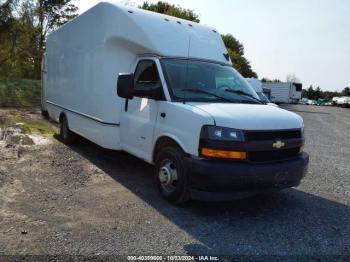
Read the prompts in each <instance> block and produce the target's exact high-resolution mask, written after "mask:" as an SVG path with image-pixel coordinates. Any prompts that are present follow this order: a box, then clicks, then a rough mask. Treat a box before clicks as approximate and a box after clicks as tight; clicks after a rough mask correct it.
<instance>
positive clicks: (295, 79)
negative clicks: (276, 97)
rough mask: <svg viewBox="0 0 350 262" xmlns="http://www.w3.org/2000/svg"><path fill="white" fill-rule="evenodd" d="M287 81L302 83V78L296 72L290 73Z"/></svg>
mask: <svg viewBox="0 0 350 262" xmlns="http://www.w3.org/2000/svg"><path fill="white" fill-rule="evenodd" d="M286 82H290V83H300V79H299V78H298V77H297V76H296V75H295V74H288V75H287V76H286Z"/></svg>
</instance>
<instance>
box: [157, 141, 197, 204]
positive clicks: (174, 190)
mask: <svg viewBox="0 0 350 262" xmlns="http://www.w3.org/2000/svg"><path fill="white" fill-rule="evenodd" d="M154 170H155V172H154V178H155V182H156V185H157V188H158V190H159V192H160V194H161V195H162V196H163V197H164V198H165V199H166V200H167V201H169V202H170V203H173V204H182V203H185V202H187V201H189V200H190V196H191V194H190V190H189V179H188V174H187V170H186V167H185V162H184V153H183V152H182V150H181V149H179V148H176V147H164V148H162V149H161V150H160V151H159V153H158V154H157V156H156V160H155V169H154Z"/></svg>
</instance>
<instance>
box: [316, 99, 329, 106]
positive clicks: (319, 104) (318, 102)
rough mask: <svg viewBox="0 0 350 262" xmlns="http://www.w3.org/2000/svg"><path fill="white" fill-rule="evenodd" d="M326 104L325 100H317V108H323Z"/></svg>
mask: <svg viewBox="0 0 350 262" xmlns="http://www.w3.org/2000/svg"><path fill="white" fill-rule="evenodd" d="M326 102H327V100H326V99H322V98H319V99H317V105H318V106H324V105H325V104H326Z"/></svg>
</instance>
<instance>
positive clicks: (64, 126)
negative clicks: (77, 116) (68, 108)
mask: <svg viewBox="0 0 350 262" xmlns="http://www.w3.org/2000/svg"><path fill="white" fill-rule="evenodd" d="M60 137H61V139H62V141H63V142H64V143H65V144H67V145H69V144H73V143H74V142H75V141H76V134H74V133H73V132H72V131H70V129H69V125H68V120H67V117H66V116H63V117H62V119H61V126H60Z"/></svg>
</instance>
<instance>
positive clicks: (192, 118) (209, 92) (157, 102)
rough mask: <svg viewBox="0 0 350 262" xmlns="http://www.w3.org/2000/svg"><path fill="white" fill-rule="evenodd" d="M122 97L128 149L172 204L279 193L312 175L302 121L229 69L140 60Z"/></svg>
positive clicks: (121, 85) (122, 85) (123, 81)
mask: <svg viewBox="0 0 350 262" xmlns="http://www.w3.org/2000/svg"><path fill="white" fill-rule="evenodd" d="M117 92H118V95H119V96H120V97H122V98H124V99H125V103H124V107H123V112H122V116H121V123H120V127H121V141H122V148H123V150H125V151H127V152H129V153H131V154H134V155H136V156H139V157H140V158H142V159H144V160H145V161H147V162H149V163H152V164H154V165H155V181H156V183H157V186H158V189H159V191H160V192H161V194H162V195H163V196H164V197H165V198H166V199H168V200H169V201H172V202H176V203H179V202H184V201H186V200H188V199H189V198H190V197H192V198H199V199H203V198H207V199H212V197H213V196H214V195H216V196H214V198H218V197H219V198H220V199H224V198H226V197H232V195H235V194H237V193H247V194H249V193H257V192H261V191H271V190H280V189H284V188H288V187H293V186H297V185H298V184H299V183H300V181H301V179H302V178H303V177H304V175H305V174H306V171H307V165H308V155H307V154H306V153H304V152H303V151H304V124H303V120H302V118H301V117H300V116H298V115H296V114H294V113H291V112H289V111H286V110H283V109H280V108H276V107H271V106H269V105H267V104H266V103H264V102H263V101H262V100H261V99H260V98H259V96H258V95H257V94H256V92H255V91H254V89H253V88H252V87H251V86H250V85H249V84H248V83H247V82H246V81H245V79H244V78H243V77H242V76H241V75H240V74H239V73H238V72H237V71H236V70H235V69H233V68H232V67H231V66H228V65H225V64H221V63H218V62H216V61H204V60H199V59H188V58H176V57H157V56H151V57H139V58H138V59H137V63H136V64H135V66H134V70H133V71H132V73H129V74H120V75H119V79H118V90H117Z"/></svg>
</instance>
